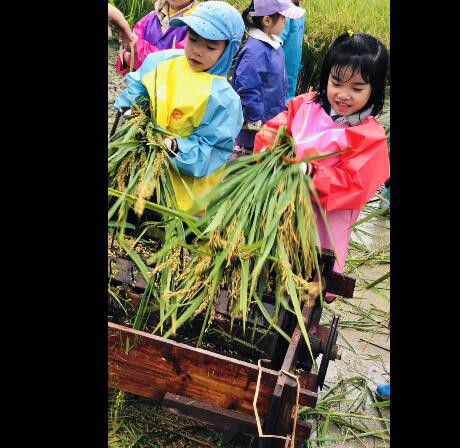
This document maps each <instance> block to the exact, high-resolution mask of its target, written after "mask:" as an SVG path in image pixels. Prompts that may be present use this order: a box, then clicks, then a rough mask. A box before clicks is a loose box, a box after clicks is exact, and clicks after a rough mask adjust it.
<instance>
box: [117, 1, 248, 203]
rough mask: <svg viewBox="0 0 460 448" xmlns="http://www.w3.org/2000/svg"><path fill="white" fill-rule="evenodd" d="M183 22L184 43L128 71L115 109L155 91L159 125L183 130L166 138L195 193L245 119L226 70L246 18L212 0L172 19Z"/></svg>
mask: <svg viewBox="0 0 460 448" xmlns="http://www.w3.org/2000/svg"><path fill="white" fill-rule="evenodd" d="M184 25H185V26H187V27H188V32H187V38H186V41H185V49H184V50H165V51H160V52H157V53H153V54H151V55H149V56H148V57H147V58H146V59H145V61H144V63H143V64H142V66H141V67H140V68H139V70H137V71H136V72H132V73H128V75H126V80H127V82H128V88H127V89H126V90H125V91H124V92H123V93H122V94H121V95H120V96H119V97H118V98H117V100H116V101H115V110H119V109H122V110H124V109H127V108H129V107H130V106H131V105H132V104H133V103H134V102H135V101H136V100H137V99H139V98H140V97H141V96H149V97H150V103H151V104H152V109H153V110H155V111H156V114H155V115H156V117H155V119H156V125H157V126H158V127H160V128H162V129H164V130H166V131H168V132H170V133H172V134H174V135H177V136H178V137H177V138H175V139H172V140H171V139H167V140H165V142H166V143H167V144H168V145H169V146H170V147H171V149H173V151H175V152H176V157H175V158H174V159H173V160H174V163H175V164H176V166H177V168H178V169H179V171H180V172H181V174H183V176H182V178H183V179H184V181H185V182H186V183H187V184H188V187H189V188H190V189H191V191H192V193H193V196H194V197H196V196H198V195H200V194H202V193H203V192H204V191H206V190H207V189H208V188H209V187H210V186H212V185H213V184H214V183H215V182H217V181H218V180H219V179H220V175H221V172H222V171H223V165H224V164H225V163H226V162H227V161H228V160H229V158H230V156H231V154H232V152H233V147H234V143H235V138H236V136H237V135H238V132H239V130H240V129H241V125H242V124H243V114H242V110H241V102H240V99H239V97H238V95H237V94H236V93H235V91H234V90H233V89H232V87H231V86H230V84H229V83H228V81H227V79H226V75H227V72H228V70H229V69H230V65H231V63H232V58H233V56H234V55H235V54H236V52H237V50H238V48H239V46H240V43H241V38H242V36H243V32H244V23H243V20H242V19H241V16H240V14H239V12H238V11H237V10H236V9H235V8H234V7H233V6H231V5H229V4H228V3H225V2H221V1H208V2H206V3H202V4H200V5H199V6H198V7H197V8H195V10H194V11H193V12H192V13H190V14H189V15H188V16H187V17H182V18H180V19H174V20H172V21H171V26H173V27H175V26H184ZM221 168H222V169H221ZM171 175H172V176H173V173H172V174H171ZM173 177H174V176H173ZM174 179H175V180H173V182H174V189H175V192H176V199H177V201H178V205H179V207H180V208H181V209H182V210H187V209H188V208H190V206H191V205H192V202H193V197H191V196H190V195H189V194H188V191H187V189H186V188H185V187H184V186H183V184H182V181H181V180H180V179H177V178H174Z"/></svg>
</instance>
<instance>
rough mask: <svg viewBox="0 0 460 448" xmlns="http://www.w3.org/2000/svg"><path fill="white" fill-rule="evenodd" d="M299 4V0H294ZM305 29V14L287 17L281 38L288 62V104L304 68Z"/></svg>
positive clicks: (293, 95)
mask: <svg viewBox="0 0 460 448" xmlns="http://www.w3.org/2000/svg"><path fill="white" fill-rule="evenodd" d="M293 3H294V4H295V5H296V6H299V0H293ZM304 29H305V15H303V16H302V17H299V18H298V19H286V24H285V25H284V29H283V32H282V33H281V34H280V36H279V37H280V39H281V40H282V41H283V50H284V59H285V62H286V78H287V86H288V90H287V94H286V104H287V103H288V102H289V100H291V99H292V98H294V97H295V93H296V89H297V81H298V78H299V72H300V69H301V68H302V64H301V61H302V46H303V36H304Z"/></svg>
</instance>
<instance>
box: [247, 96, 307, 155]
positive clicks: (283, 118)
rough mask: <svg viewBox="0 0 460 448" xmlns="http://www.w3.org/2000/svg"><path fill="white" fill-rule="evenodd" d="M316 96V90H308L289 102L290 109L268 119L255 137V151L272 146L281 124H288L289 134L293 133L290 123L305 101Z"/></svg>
mask: <svg viewBox="0 0 460 448" xmlns="http://www.w3.org/2000/svg"><path fill="white" fill-rule="evenodd" d="M314 96H315V93H314V92H307V93H304V94H302V95H299V96H296V97H295V98H293V99H292V100H291V101H289V104H288V110H287V111H284V112H280V113H279V114H278V115H277V116H276V117H274V118H272V119H271V120H268V121H267V122H266V123H265V124H264V126H263V128H262V129H261V130H260V131H259V132H258V133H257V134H256V137H255V139H254V152H260V151H262V150H265V149H268V150H270V149H271V148H272V145H273V143H274V142H275V137H276V134H277V132H278V129H279V128H280V127H281V126H287V128H288V129H287V130H288V134H289V135H292V134H291V128H290V124H291V122H292V120H293V118H294V116H295V114H296V113H297V111H298V110H299V108H300V106H301V105H302V104H303V103H304V101H307V100H311V99H313V98H314Z"/></svg>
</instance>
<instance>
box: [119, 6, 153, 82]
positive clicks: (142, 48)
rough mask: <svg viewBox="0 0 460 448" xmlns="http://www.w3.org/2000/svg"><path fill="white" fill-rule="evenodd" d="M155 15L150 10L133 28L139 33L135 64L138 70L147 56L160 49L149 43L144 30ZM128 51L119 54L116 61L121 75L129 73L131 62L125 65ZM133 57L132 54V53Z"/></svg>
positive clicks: (135, 68) (135, 47)
mask: <svg viewBox="0 0 460 448" xmlns="http://www.w3.org/2000/svg"><path fill="white" fill-rule="evenodd" d="M152 16H155V11H152V12H150V13H149V14H147V15H146V16H145V17H143V18H142V19H141V20H139V22H137V23H136V25H135V26H134V28H133V33H134V34H136V35H137V37H138V39H137V41H136V43H135V45H134V66H133V70H137V69H138V68H139V67H140V66H141V65H142V63H143V62H144V60H145V58H146V57H147V56H148V55H149V54H150V53H154V52H156V51H159V50H160V49H159V48H158V47H157V46H155V45H153V44H151V43H149V42H148V41H146V40H145V39H144V31H145V27H146V26H147V24H148V23H150V21H151V20H153V19H154V17H152ZM125 53H126V50H123V51H122V53H121V55H120V56H118V58H117V60H116V61H115V67H116V70H117V72H118V73H120V74H121V75H125V74H127V73H129V64H127V65H125V64H124V62H123V58H124V54H125ZM131 57H132V55H131Z"/></svg>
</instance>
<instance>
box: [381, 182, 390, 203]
mask: <svg viewBox="0 0 460 448" xmlns="http://www.w3.org/2000/svg"><path fill="white" fill-rule="evenodd" d="M380 196H382V198H383V199H380V202H379V208H388V207H389V206H390V187H389V186H388V188H387V187H383V188H382V190H381V193H380Z"/></svg>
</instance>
